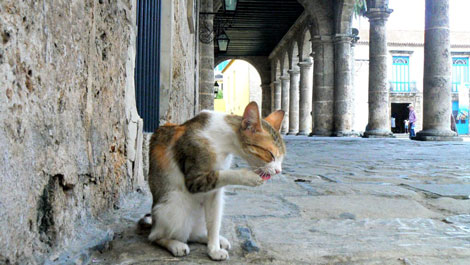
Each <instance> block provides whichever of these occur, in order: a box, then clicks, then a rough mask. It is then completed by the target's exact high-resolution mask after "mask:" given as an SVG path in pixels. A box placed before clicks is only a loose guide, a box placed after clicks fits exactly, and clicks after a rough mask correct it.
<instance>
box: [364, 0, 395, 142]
mask: <svg viewBox="0 0 470 265" xmlns="http://www.w3.org/2000/svg"><path fill="white" fill-rule="evenodd" d="M392 11H393V10H391V9H388V7H384V8H371V9H369V10H368V11H367V13H366V16H367V17H368V18H369V22H370V30H369V31H370V45H369V46H370V49H369V123H368V124H367V128H366V131H365V133H364V136H365V137H369V136H371V137H390V136H391V135H392V132H391V131H390V113H389V108H388V106H389V85H388V77H387V56H388V51H387V30H386V29H387V28H386V26H385V24H386V22H387V19H388V17H389V16H390V14H391V13H392Z"/></svg>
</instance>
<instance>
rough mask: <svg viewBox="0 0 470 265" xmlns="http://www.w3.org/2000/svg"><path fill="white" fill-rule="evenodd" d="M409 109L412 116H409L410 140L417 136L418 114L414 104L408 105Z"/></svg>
mask: <svg viewBox="0 0 470 265" xmlns="http://www.w3.org/2000/svg"><path fill="white" fill-rule="evenodd" d="M408 109H409V110H410V114H409V116H408V122H409V125H408V127H409V130H410V138H413V137H415V136H416V134H415V123H416V112H415V109H414V106H413V104H410V105H408Z"/></svg>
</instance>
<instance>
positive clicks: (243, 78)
mask: <svg viewBox="0 0 470 265" xmlns="http://www.w3.org/2000/svg"><path fill="white" fill-rule="evenodd" d="M222 73H223V75H224V79H223V82H222V87H223V93H224V97H223V99H215V101H214V109H215V110H216V111H220V112H225V113H229V114H235V115H243V111H244V110H245V107H246V105H248V103H250V84H251V83H253V80H254V79H255V80H258V79H260V77H259V74H258V72H257V71H256V69H255V68H254V67H253V66H252V65H251V64H249V63H248V62H245V61H242V60H232V61H231V62H230V63H229V64H228V65H227V67H226V68H225V69H224V70H223V71H222ZM259 83H260V82H259ZM222 100H223V103H222V102H220V101H222Z"/></svg>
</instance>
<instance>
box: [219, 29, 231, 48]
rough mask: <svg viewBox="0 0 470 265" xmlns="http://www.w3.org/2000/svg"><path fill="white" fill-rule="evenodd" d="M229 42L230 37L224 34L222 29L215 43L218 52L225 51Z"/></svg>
mask: <svg viewBox="0 0 470 265" xmlns="http://www.w3.org/2000/svg"><path fill="white" fill-rule="evenodd" d="M229 43H230V39H229V38H228V36H227V34H225V31H223V32H222V34H220V35H219V36H217V45H218V46H219V51H220V52H226V51H227V49H228V44H229Z"/></svg>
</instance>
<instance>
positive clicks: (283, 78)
mask: <svg viewBox="0 0 470 265" xmlns="http://www.w3.org/2000/svg"><path fill="white" fill-rule="evenodd" d="M279 79H281V81H285V80H290V77H289V75H283V76H281V77H279Z"/></svg>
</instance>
